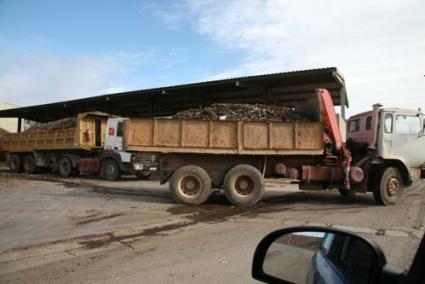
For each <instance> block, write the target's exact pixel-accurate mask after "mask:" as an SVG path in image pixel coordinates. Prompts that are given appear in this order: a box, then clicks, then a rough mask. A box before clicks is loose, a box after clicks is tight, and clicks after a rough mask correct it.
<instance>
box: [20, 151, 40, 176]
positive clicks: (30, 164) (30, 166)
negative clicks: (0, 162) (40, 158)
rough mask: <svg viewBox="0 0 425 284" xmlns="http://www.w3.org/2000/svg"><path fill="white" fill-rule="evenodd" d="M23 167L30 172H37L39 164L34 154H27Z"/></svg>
mask: <svg viewBox="0 0 425 284" xmlns="http://www.w3.org/2000/svg"><path fill="white" fill-rule="evenodd" d="M22 166H23V169H24V172H26V173H28V174H35V173H37V164H36V162H35V158H34V156H33V155H27V156H25V157H24V159H23V165H22Z"/></svg>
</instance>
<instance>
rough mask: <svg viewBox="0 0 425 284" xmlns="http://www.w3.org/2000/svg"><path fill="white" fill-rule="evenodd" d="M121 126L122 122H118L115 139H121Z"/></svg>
mask: <svg viewBox="0 0 425 284" xmlns="http://www.w3.org/2000/svg"><path fill="white" fill-rule="evenodd" d="M122 126H123V123H122V121H120V122H118V125H117V137H122Z"/></svg>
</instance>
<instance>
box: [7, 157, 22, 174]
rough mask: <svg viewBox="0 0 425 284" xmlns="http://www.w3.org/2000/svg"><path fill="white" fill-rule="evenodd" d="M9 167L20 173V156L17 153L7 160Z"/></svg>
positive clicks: (12, 170)
mask: <svg viewBox="0 0 425 284" xmlns="http://www.w3.org/2000/svg"><path fill="white" fill-rule="evenodd" d="M9 169H10V171H11V172H14V173H20V172H21V171H22V161H21V157H19V156H18V155H11V156H10V160H9Z"/></svg>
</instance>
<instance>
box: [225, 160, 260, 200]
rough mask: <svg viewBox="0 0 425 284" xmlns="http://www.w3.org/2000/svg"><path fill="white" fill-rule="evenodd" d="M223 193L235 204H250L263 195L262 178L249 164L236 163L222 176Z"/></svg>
mask: <svg viewBox="0 0 425 284" xmlns="http://www.w3.org/2000/svg"><path fill="white" fill-rule="evenodd" d="M223 185H224V194H225V195H226V197H227V199H228V200H229V201H230V202H231V203H233V204H235V205H237V206H252V205H254V204H256V203H258V202H259V201H260V200H261V199H262V198H263V196H264V187H265V186H264V179H263V175H262V174H261V173H260V171H259V170H258V169H257V168H255V167H253V166H251V165H238V166H236V167H234V168H232V169H231V170H230V171H229V172H228V173H227V174H226V176H225V177H224V184H223Z"/></svg>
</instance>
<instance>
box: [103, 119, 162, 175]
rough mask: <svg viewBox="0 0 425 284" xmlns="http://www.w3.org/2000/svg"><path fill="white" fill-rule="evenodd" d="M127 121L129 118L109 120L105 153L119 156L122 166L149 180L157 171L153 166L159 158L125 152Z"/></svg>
mask: <svg viewBox="0 0 425 284" xmlns="http://www.w3.org/2000/svg"><path fill="white" fill-rule="evenodd" d="M125 120H127V118H122V117H111V118H108V121H107V123H106V133H105V145H104V151H105V152H108V151H109V152H112V153H114V154H115V155H119V157H120V158H119V159H118V160H119V161H120V164H121V165H130V166H126V167H131V169H132V170H133V171H134V172H135V173H136V175H137V177H138V178H139V179H148V178H149V177H150V175H151V172H152V171H154V170H156V169H157V167H154V166H152V165H156V164H157V159H158V157H157V155H153V154H150V153H131V152H127V151H124V150H123V136H124V122H125ZM146 161H148V162H146ZM151 164H152V165H151ZM106 170H107V169H106ZM111 171H113V169H111Z"/></svg>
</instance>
